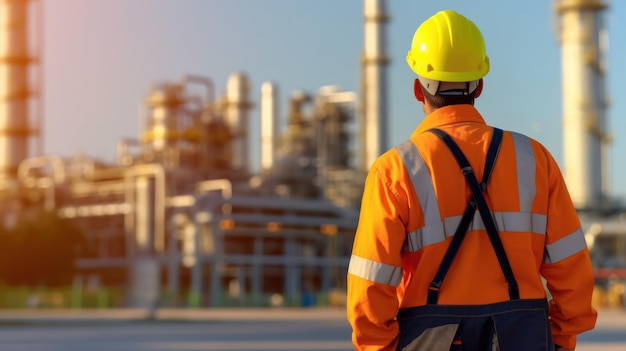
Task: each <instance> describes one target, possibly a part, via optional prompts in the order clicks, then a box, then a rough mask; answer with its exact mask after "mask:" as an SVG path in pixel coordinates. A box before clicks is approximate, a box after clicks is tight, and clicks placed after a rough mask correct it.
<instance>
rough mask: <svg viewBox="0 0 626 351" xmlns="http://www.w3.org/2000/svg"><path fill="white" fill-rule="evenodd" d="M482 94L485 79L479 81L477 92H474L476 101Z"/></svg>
mask: <svg viewBox="0 0 626 351" xmlns="http://www.w3.org/2000/svg"><path fill="white" fill-rule="evenodd" d="M482 92H483V79H482V78H480V80H479V81H478V86H477V87H476V90H474V99H476V98H477V97H479V96H480V94H481V93H482Z"/></svg>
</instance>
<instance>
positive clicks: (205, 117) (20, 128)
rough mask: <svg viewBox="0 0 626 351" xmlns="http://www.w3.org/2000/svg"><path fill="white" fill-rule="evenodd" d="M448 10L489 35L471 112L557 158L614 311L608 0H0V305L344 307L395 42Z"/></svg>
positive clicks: (403, 110)
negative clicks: (486, 62)
mask: <svg viewBox="0 0 626 351" xmlns="http://www.w3.org/2000/svg"><path fill="white" fill-rule="evenodd" d="M447 8H452V9H455V10H457V11H459V12H460V13H462V14H464V15H466V16H467V17H469V18H470V19H472V20H473V21H474V22H475V23H476V24H477V25H478V26H479V28H481V30H482V32H483V35H484V37H485V41H486V44H487V50H488V55H489V56H490V59H491V64H492V67H491V72H490V73H489V75H488V76H487V77H486V78H485V90H484V91H483V94H482V96H481V97H480V99H478V100H477V103H476V104H477V107H478V108H479V110H480V111H481V113H482V114H483V116H484V117H485V119H486V121H487V122H488V123H489V124H492V125H495V126H498V127H500V128H503V129H510V130H515V131H518V132H521V133H525V134H527V135H529V136H531V137H533V138H535V139H537V140H539V141H540V142H542V143H543V144H544V145H546V146H547V147H548V149H549V150H550V151H551V152H552V153H553V155H554V157H555V158H556V160H557V161H558V162H559V164H560V165H561V169H562V171H563V172H564V175H565V178H566V181H567V183H568V187H569V189H570V192H571V195H572V198H573V200H574V202H575V205H576V207H577V209H578V210H579V213H580V216H581V220H582V223H583V228H584V230H585V236H586V239H587V243H588V245H589V247H590V249H591V253H592V259H593V263H594V269H595V274H596V283H597V287H596V295H595V297H594V303H595V304H596V305H597V306H602V307H605V306H607V307H609V306H610V307H616V308H618V307H622V306H623V305H624V297H625V295H624V281H625V279H626V216H625V215H624V214H625V213H626V211H625V206H624V205H625V202H624V198H625V196H626V184H625V183H624V182H623V181H622V179H623V178H624V177H623V176H622V174H623V173H624V172H626V162H623V161H624V159H623V155H624V154H625V153H626V143H625V142H624V140H623V135H624V134H625V133H626V121H625V119H624V118H623V117H622V116H623V115H624V113H625V112H626V105H625V102H624V101H623V99H620V96H621V95H623V94H624V92H625V91H626V82H624V80H623V79H621V78H622V77H624V76H625V74H626V73H625V72H624V67H623V65H620V62H621V61H623V58H624V57H625V56H626V48H625V47H624V45H620V43H622V42H624V41H625V40H626V38H625V37H626V23H625V22H624V19H625V18H626V7H625V4H624V3H621V2H618V1H608V0H604V1H601V0H559V1H535V2H532V3H526V2H510V3H504V2H492V1H486V0H477V1H472V2H471V3H470V2H461V1H430V2H426V1H412V2H400V1H396V2H391V1H384V0H363V1H341V2H337V1H332V0H318V1H289V0H264V1H245V0H231V1H220V0H207V1H200V0H186V1H173V0H133V1H123V0H90V1H81V0H2V1H0V214H1V218H0V219H1V221H0V224H2V228H1V229H0V307H4V308H26V307H28V308H68V307H69V308H110V307H148V308H158V307H245V306H255V307H266V306H292V307H293V306H298V307H314V306H318V307H322V306H323V307H327V306H342V304H343V302H344V299H345V275H346V271H347V264H348V260H349V256H350V251H351V245H352V238H353V235H354V231H355V228H356V223H357V218H358V211H359V207H360V205H361V204H360V196H361V191H362V187H363V181H364V177H365V174H366V172H367V169H368V167H369V165H370V164H371V163H372V162H373V160H374V159H375V158H376V157H377V156H378V155H380V154H381V153H383V152H384V151H386V150H387V149H389V148H391V147H393V146H395V145H396V144H399V143H400V142H402V141H404V140H406V139H407V138H408V137H409V136H410V134H411V132H412V131H413V129H414V128H415V127H416V126H417V125H418V123H419V122H420V121H421V119H422V118H423V113H422V111H421V107H420V105H419V104H418V102H416V101H415V100H414V98H413V93H412V84H413V79H414V78H415V77H414V74H413V73H412V72H411V70H410V69H409V68H408V67H407V66H406V64H405V62H404V57H405V55H406V52H407V51H408V49H409V47H410V44H411V39H412V36H413V33H414V31H415V29H416V28H417V26H418V25H419V24H420V23H421V22H422V21H423V20H425V19H427V18H428V17H430V16H431V15H432V14H434V13H435V12H437V11H438V10H442V9H447Z"/></svg>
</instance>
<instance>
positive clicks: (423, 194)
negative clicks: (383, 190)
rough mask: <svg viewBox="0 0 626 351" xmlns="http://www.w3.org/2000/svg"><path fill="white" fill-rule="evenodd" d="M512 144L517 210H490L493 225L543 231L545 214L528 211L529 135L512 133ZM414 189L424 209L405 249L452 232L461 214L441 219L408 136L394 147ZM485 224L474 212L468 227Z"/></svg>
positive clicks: (531, 179)
mask: <svg viewBox="0 0 626 351" xmlns="http://www.w3.org/2000/svg"><path fill="white" fill-rule="evenodd" d="M512 136H513V142H514V147H515V163H516V169H517V179H518V189H519V191H518V195H519V202H520V211H519V212H492V214H493V217H494V221H495V224H496V227H497V228H498V230H500V231H505V232H529V233H535V234H540V235H545V234H546V225H547V218H546V216H545V215H542V214H536V213H532V212H531V211H532V204H533V201H534V199H535V194H536V189H535V168H536V165H535V157H534V153H533V150H532V146H531V143H530V139H529V138H528V137H526V136H524V135H521V134H517V133H512ZM396 149H397V150H398V153H399V154H400V157H401V158H402V161H403V163H404V166H405V168H406V170H407V172H408V174H409V177H410V178H411V183H412V184H413V188H414V189H415V191H416V193H417V198H418V199H419V203H420V207H421V209H422V212H423V213H424V223H425V225H424V226H423V227H420V228H418V229H417V230H415V231H413V232H411V233H408V235H407V241H406V245H405V250H408V251H409V252H416V251H419V250H420V249H422V248H423V247H425V246H428V245H431V244H435V243H439V242H442V241H444V240H445V239H446V237H450V236H453V235H454V232H455V231H456V228H457V226H458V224H459V222H460V221H461V217H462V216H460V215H459V216H452V217H447V218H443V219H441V216H440V214H439V204H438V202H437V198H436V196H435V189H434V187H433V183H432V180H431V177H430V173H429V172H428V168H427V167H426V165H425V163H424V160H423V159H422V156H421V155H420V153H419V151H418V150H417V147H416V146H415V144H414V143H413V142H412V141H411V140H407V141H406V142H404V143H402V144H400V145H399V146H398V147H396ZM484 229H485V226H484V224H483V222H482V220H481V219H480V214H479V213H478V212H476V214H475V215H474V220H473V221H472V223H471V224H470V226H469V229H468V230H484Z"/></svg>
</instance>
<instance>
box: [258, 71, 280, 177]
mask: <svg viewBox="0 0 626 351" xmlns="http://www.w3.org/2000/svg"><path fill="white" fill-rule="evenodd" d="M277 95H278V88H277V87H276V85H275V84H273V83H270V82H265V83H263V85H261V169H262V170H263V171H269V170H270V169H271V168H272V165H273V164H274V158H275V157H276V137H277V136H278V104H277Z"/></svg>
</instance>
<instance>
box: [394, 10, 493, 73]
mask: <svg viewBox="0 0 626 351" xmlns="http://www.w3.org/2000/svg"><path fill="white" fill-rule="evenodd" d="M406 61H407V63H408V64H409V67H411V69H412V70H413V71H414V72H415V73H417V75H418V76H420V77H423V78H426V79H429V80H434V81H441V82H471V81H475V80H478V79H480V78H482V77H484V76H485V75H487V73H488V72H489V57H487V52H486V49H485V41H484V39H483V36H482V34H481V33H480V30H479V29H478V27H477V26H476V25H475V24H474V23H473V22H472V21H470V20H469V19H467V18H466V17H465V16H463V15H461V14H459V13H457V12H455V11H453V10H445V11H440V12H438V13H436V14H435V15H433V16H432V17H430V18H429V19H427V20H426V21H424V23H422V24H421V25H420V26H419V28H417V30H416V31H415V35H413V42H412V43H411V50H409V52H408V54H407V56H406Z"/></svg>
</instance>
